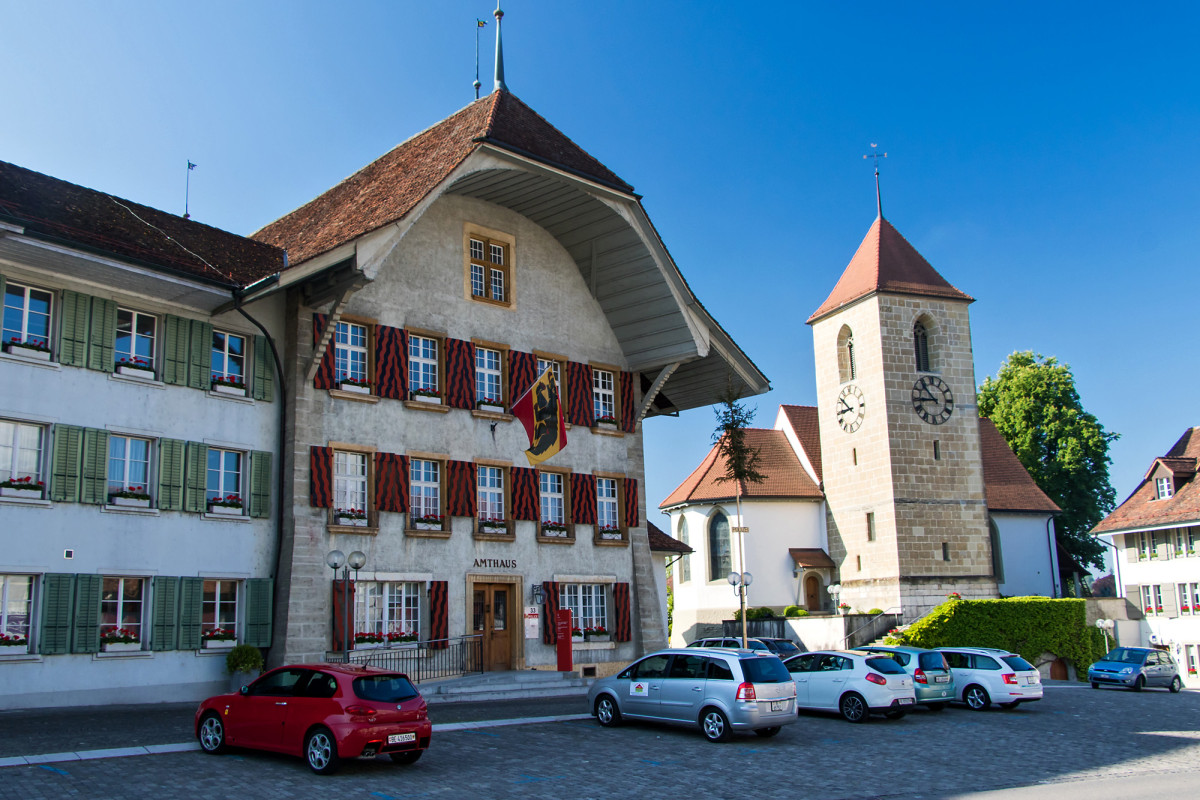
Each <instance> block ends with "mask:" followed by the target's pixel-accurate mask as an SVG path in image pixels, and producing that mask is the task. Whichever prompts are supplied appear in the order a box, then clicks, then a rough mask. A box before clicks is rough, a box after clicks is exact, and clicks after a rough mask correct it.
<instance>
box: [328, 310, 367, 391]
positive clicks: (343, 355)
mask: <svg viewBox="0 0 1200 800" xmlns="http://www.w3.org/2000/svg"><path fill="white" fill-rule="evenodd" d="M333 358H334V374H335V376H336V379H337V381H338V383H339V384H340V383H351V384H358V385H366V384H368V383H369V378H368V375H367V326H366V325H357V324H355V323H353V322H339V323H338V324H337V332H336V333H335V334H334V355H333Z"/></svg>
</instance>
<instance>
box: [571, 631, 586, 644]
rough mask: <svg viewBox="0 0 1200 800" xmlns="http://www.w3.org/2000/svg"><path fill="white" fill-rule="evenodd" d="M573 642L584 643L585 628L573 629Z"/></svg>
mask: <svg viewBox="0 0 1200 800" xmlns="http://www.w3.org/2000/svg"><path fill="white" fill-rule="evenodd" d="M571 641H572V642H582V641H583V628H571Z"/></svg>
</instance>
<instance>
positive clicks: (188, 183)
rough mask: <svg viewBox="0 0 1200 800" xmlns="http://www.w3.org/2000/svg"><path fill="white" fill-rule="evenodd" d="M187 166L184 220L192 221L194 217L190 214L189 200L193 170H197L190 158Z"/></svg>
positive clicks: (184, 189) (184, 191) (184, 187)
mask: <svg viewBox="0 0 1200 800" xmlns="http://www.w3.org/2000/svg"><path fill="white" fill-rule="evenodd" d="M187 165H188V166H187V180H186V181H184V185H183V218H184V219H191V218H192V215H191V214H189V213H188V200H189V198H190V197H191V193H192V170H194V169H195V168H196V165H195V164H193V163H192V160H191V159H190V158H189V159H188V162H187Z"/></svg>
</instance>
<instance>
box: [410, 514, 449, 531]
mask: <svg viewBox="0 0 1200 800" xmlns="http://www.w3.org/2000/svg"><path fill="white" fill-rule="evenodd" d="M444 519H445V517H443V516H442V515H440V514H426V515H424V516H421V517H417V516H414V517H413V518H412V520H411V522H412V525H413V528H414V529H416V530H418V531H440V530H441V529H442V521H443V520H444Z"/></svg>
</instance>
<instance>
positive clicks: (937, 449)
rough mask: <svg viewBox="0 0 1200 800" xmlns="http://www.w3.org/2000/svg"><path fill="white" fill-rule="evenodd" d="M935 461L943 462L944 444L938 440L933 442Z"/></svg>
mask: <svg viewBox="0 0 1200 800" xmlns="http://www.w3.org/2000/svg"><path fill="white" fill-rule="evenodd" d="M933 460H934V461H941V460H942V443H941V442H940V441H938V440H937V439H934V440H933Z"/></svg>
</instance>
